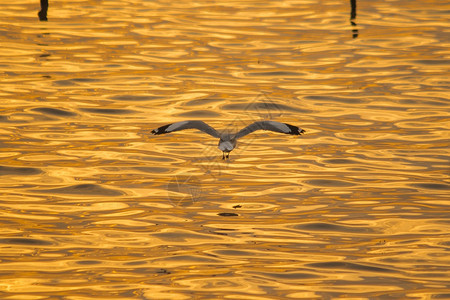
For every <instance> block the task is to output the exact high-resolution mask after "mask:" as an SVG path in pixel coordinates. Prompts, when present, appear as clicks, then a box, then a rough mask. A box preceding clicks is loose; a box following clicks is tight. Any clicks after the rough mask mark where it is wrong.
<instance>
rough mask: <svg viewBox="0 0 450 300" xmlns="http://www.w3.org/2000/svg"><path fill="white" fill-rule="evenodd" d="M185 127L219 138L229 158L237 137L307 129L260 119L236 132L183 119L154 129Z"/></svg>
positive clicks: (161, 132) (222, 148)
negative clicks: (257, 132) (231, 132)
mask: <svg viewBox="0 0 450 300" xmlns="http://www.w3.org/2000/svg"><path fill="white" fill-rule="evenodd" d="M184 129H198V130H200V131H203V132H204V133H207V134H209V135H211V136H213V137H215V138H218V139H219V146H218V147H219V149H220V150H221V151H222V159H225V157H226V158H229V157H230V152H231V151H232V150H233V149H234V148H235V147H236V141H237V139H239V138H241V137H243V136H245V135H247V134H250V133H252V132H253V131H256V130H270V131H274V132H280V133H285V134H291V135H301V134H302V133H304V132H305V131H304V130H303V129H301V128H298V127H297V126H293V125H289V124H286V123H280V122H276V121H259V122H255V123H253V124H251V125H249V126H247V127H245V128H244V129H242V130H240V131H239V132H237V133H235V134H228V133H222V134H220V133H218V132H217V131H216V130H215V129H214V128H212V127H211V126H209V125H208V124H206V123H205V122H203V121H181V122H177V123H172V124H167V125H164V126H161V127H159V128H157V129H154V130H152V133H153V134H155V135H158V134H164V133H169V132H174V131H179V130H184Z"/></svg>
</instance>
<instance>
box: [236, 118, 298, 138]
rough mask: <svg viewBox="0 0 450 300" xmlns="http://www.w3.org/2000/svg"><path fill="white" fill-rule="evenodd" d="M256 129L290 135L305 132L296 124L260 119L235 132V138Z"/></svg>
mask: <svg viewBox="0 0 450 300" xmlns="http://www.w3.org/2000/svg"><path fill="white" fill-rule="evenodd" d="M256 130H270V131H275V132H280V133H285V134H292V135H299V134H302V133H304V132H305V131H304V130H303V129H301V128H298V127H297V126H293V125H289V124H286V123H280V122H276V121H260V122H255V123H253V124H251V125H249V126H247V127H245V128H244V129H242V130H241V131H239V132H238V133H236V136H235V138H236V139H238V138H241V137H243V136H244V135H247V134H250V133H252V132H253V131H256Z"/></svg>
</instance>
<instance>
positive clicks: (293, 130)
mask: <svg viewBox="0 0 450 300" xmlns="http://www.w3.org/2000/svg"><path fill="white" fill-rule="evenodd" d="M286 126H287V127H289V129H290V130H291V131H290V132H289V133H288V134H292V135H300V134H302V133H305V131H304V130H303V129H300V128H298V127H297V126H294V125H290V124H286Z"/></svg>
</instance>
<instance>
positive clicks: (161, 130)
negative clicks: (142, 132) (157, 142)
mask: <svg viewBox="0 0 450 300" xmlns="http://www.w3.org/2000/svg"><path fill="white" fill-rule="evenodd" d="M170 125H172V124H168V125H164V126H161V127H159V128H157V129H153V130H152V134H155V135H158V134H164V133H167V132H168V131H166V129H167V127H169V126H170Z"/></svg>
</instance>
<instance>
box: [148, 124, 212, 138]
mask: <svg viewBox="0 0 450 300" xmlns="http://www.w3.org/2000/svg"><path fill="white" fill-rule="evenodd" d="M184 129H198V130H200V131H203V132H204V133H207V134H209V135H211V136H213V137H215V138H219V137H220V135H219V133H218V132H217V131H216V130H215V129H214V128H212V127H211V126H209V125H208V124H206V123H205V122H203V121H181V122H177V123H172V124H167V125H164V126H161V127H159V128H157V129H154V130H152V133H153V134H164V133H169V132H173V131H179V130H184Z"/></svg>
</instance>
